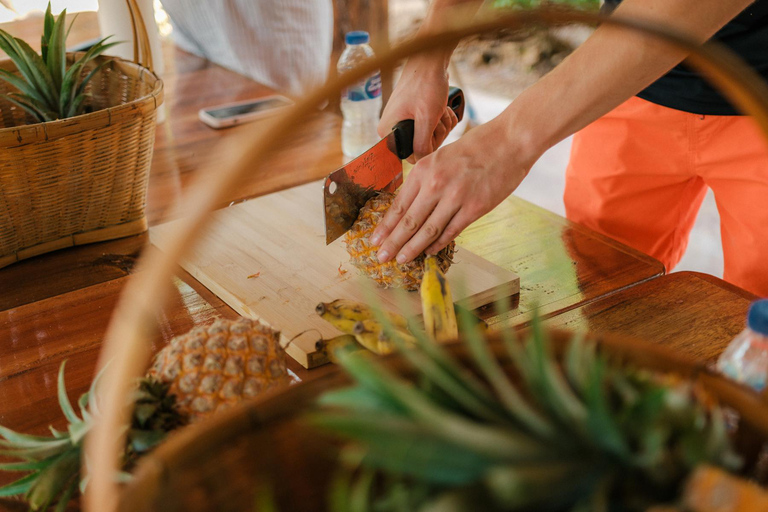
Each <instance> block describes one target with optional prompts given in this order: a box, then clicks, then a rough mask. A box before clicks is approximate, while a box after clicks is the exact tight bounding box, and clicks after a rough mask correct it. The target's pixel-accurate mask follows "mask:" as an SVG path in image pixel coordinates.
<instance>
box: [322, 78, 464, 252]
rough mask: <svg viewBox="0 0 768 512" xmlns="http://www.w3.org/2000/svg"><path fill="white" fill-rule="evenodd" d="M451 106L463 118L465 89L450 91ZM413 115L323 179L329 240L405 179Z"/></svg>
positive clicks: (344, 229)
mask: <svg viewBox="0 0 768 512" xmlns="http://www.w3.org/2000/svg"><path fill="white" fill-rule="evenodd" d="M448 106H449V107H450V108H451V110H453V111H454V113H455V114H456V117H457V118H458V119H459V121H461V119H462V117H463V116H464V93H463V92H462V91H461V89H459V88H458V87H451V88H450V90H449V92H448ZM413 130H414V122H413V119H405V120H403V121H400V122H399V123H397V124H396V125H395V127H394V128H393V129H392V131H391V132H390V133H389V134H388V135H387V136H386V137H384V138H383V139H381V140H380V141H379V142H377V143H376V144H375V145H374V146H373V147H372V148H371V149H369V150H368V151H366V152H365V153H363V154H362V155H360V156H358V157H357V158H355V159H354V160H351V161H350V162H348V163H347V164H346V165H344V166H343V167H341V168H340V169H337V170H335V171H333V172H332V173H330V174H329V175H328V176H327V177H326V178H325V181H324V183H323V205H324V216H325V244H326V245H328V244H330V243H331V242H333V241H334V240H336V239H337V238H339V237H340V236H341V235H343V234H344V233H346V232H347V231H348V230H349V228H351V227H352V225H353V224H354V223H355V221H356V220H357V216H358V215H359V214H360V209H361V208H362V207H363V206H364V205H365V203H366V201H368V199H370V198H371V197H373V196H375V195H376V194H378V193H379V192H394V191H395V190H397V188H398V187H399V186H400V185H402V183H403V162H402V161H403V160H405V159H406V158H408V157H409V156H411V154H413Z"/></svg>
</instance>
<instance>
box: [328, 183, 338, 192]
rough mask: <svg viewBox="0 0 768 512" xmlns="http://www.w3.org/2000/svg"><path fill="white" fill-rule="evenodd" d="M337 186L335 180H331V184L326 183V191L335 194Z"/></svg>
mask: <svg viewBox="0 0 768 512" xmlns="http://www.w3.org/2000/svg"><path fill="white" fill-rule="evenodd" d="M337 188H338V186H337V185H336V182H335V181H332V182H331V184H330V185H328V192H329V193H331V194H335V193H336V189H337Z"/></svg>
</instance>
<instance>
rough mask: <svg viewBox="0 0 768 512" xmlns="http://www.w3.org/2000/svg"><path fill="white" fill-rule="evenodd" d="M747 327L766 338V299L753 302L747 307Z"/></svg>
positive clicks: (767, 322) (767, 324) (767, 308)
mask: <svg viewBox="0 0 768 512" xmlns="http://www.w3.org/2000/svg"><path fill="white" fill-rule="evenodd" d="M747 327H749V328H750V329H752V330H753V331H755V332H757V333H760V334H762V335H763V336H768V299H761V300H758V301H755V302H753V303H752V305H751V306H749V313H747Z"/></svg>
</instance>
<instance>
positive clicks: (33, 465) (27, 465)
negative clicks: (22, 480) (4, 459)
mask: <svg viewBox="0 0 768 512" xmlns="http://www.w3.org/2000/svg"><path fill="white" fill-rule="evenodd" d="M48 464H50V462H49V461H47V460H37V461H25V462H8V463H6V464H0V471H39V470H41V469H44V468H45V467H46V466H47V465H48Z"/></svg>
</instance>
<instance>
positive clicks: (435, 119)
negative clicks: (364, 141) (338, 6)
mask: <svg viewBox="0 0 768 512" xmlns="http://www.w3.org/2000/svg"><path fill="white" fill-rule="evenodd" d="M447 102H448V73H447V72H446V70H445V65H444V63H443V62H441V60H440V59H435V58H434V57H432V56H430V55H417V56H414V57H411V58H410V59H409V60H408V62H407V63H406V65H405V67H404V68H403V73H402V75H401V76H400V80H398V82H397V86H396V87H395V90H394V91H393V92H392V96H391V97H390V99H389V101H388V102H387V106H386V108H385V109H384V112H383V113H382V114H381V121H379V127H378V132H379V136H380V137H386V135H387V134H388V133H389V132H391V131H392V128H394V126H395V125H396V124H397V123H399V122H400V121H402V120H404V119H413V120H414V134H413V156H412V157H411V158H409V159H408V160H409V161H411V162H412V163H414V162H415V161H418V160H419V159H421V158H423V157H425V156H427V155H429V154H430V153H432V152H433V151H434V150H435V149H437V148H438V147H439V146H440V144H442V143H443V141H444V140H445V138H446V137H447V136H448V133H449V132H450V131H451V130H452V129H453V128H454V127H455V126H456V125H457V124H458V122H459V120H458V118H457V117H456V114H455V113H454V112H453V111H452V110H451V109H450V108H449V107H447V106H446V103H447Z"/></svg>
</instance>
